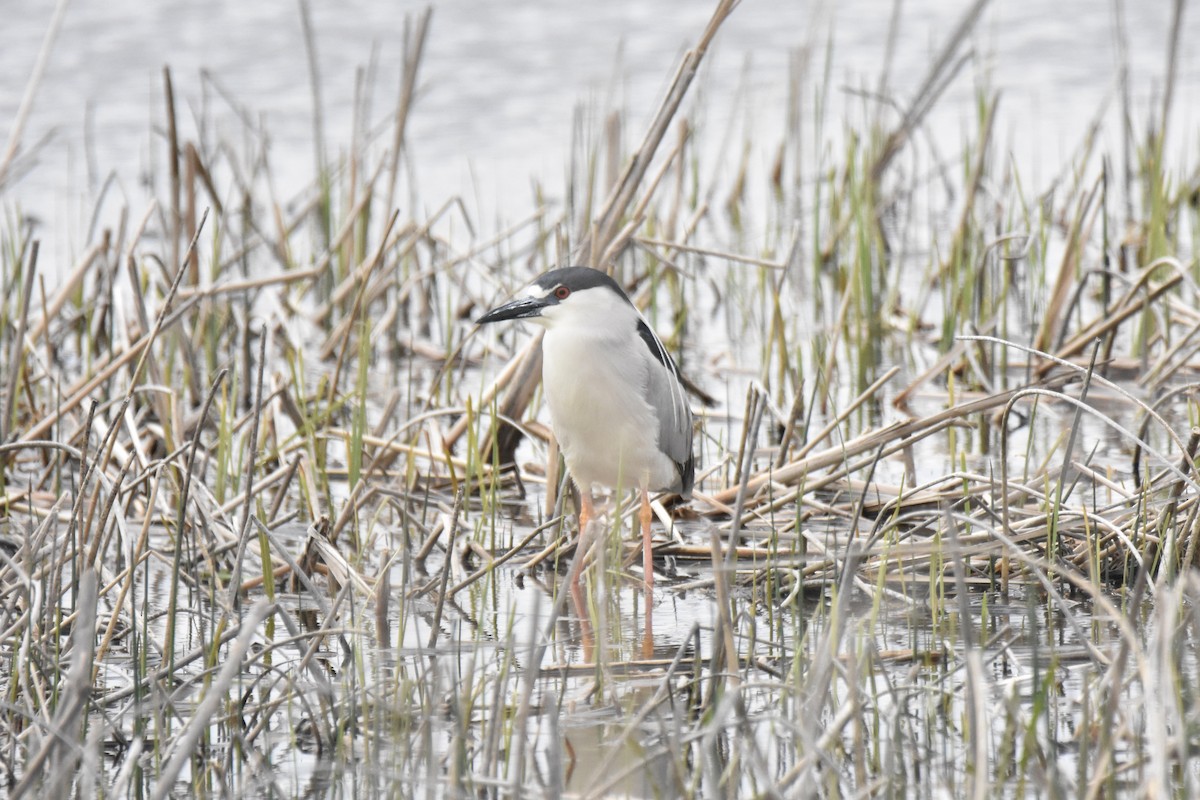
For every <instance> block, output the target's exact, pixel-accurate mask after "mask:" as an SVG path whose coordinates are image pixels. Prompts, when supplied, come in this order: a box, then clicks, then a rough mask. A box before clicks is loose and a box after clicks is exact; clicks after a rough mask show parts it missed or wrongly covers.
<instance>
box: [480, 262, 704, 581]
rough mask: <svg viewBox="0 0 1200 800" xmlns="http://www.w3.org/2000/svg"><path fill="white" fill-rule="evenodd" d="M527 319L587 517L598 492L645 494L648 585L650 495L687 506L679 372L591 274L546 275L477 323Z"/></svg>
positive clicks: (619, 295)
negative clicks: (676, 497)
mask: <svg viewBox="0 0 1200 800" xmlns="http://www.w3.org/2000/svg"><path fill="white" fill-rule="evenodd" d="M508 319H528V320H531V321H533V322H536V323H538V324H540V325H542V326H543V327H544V328H545V329H546V336H545V339H544V340H543V341H542V386H543V390H544V392H545V395H546V404H547V405H548V406H549V407H550V417H551V421H552V423H553V426H554V434H555V436H556V437H557V438H558V444H559V447H560V448H561V449H562V454H563V458H564V459H565V460H566V462H567V469H568V470H570V472H571V477H572V478H574V479H575V483H576V485H578V487H579V494H580V497H581V498H582V501H581V506H582V507H581V508H580V509H579V530H580V532H583V531H584V530H586V526H587V523H588V521H589V520H590V519H591V518H592V516H593V506H592V488H593V486H594V485H595V484H601V485H604V486H609V487H612V488H614V489H617V490H620V489H623V488H632V487H634V486H636V487H638V488H639V489H640V490H641V498H642V508H641V523H642V548H643V552H642V565H643V567H644V569H645V576H646V586H647V588H650V587H652V586H653V585H654V560H653V557H652V555H651V549H650V518H651V514H650V495H649V492H650V491H651V490H654V491H659V490H662V491H672V492H678V493H679V494H681V495H683V497H684V498H685V499H686V498H689V497H690V496H691V492H692V481H693V478H694V475H695V460H694V458H693V456H692V412H691V409H690V408H688V403H687V398H686V397H684V393H683V386H682V384H680V382H679V368H678V367H676V366H675V362H674V361H673V360H672V359H671V355H670V354H669V353H668V352H667V349H666V348H665V347H663V344H662V342H661V341H659V339H658V337H657V336H656V335H655V334H654V331H652V330H651V329H650V326H649V325H647V324H646V320H645V319H644V318H643V317H642V315H641V314H640V313H638V310H637V308H636V307H635V306H634V305H633V303H631V302H630V300H629V297H628V296H626V294H625V292H624V291H622V289H621V287H620V286H619V285H618V284H617V282H616V281H614V280H613V279H612V278H610V277H609V276H608V275H606V274H605V273H603V272H601V271H600V270H596V269H591V268H589V267H564V268H562V269H555V270H551V271H549V272H547V273H545V274H544V275H542V276H541V277H539V278H538V279H537V280H535V281H534V282H533V283H531V284H530V285H529V286H528V287H527V288H526V289H525V290H524V291H523V292H521V293H520V294H519V295H517V296H516V297H515V298H514V299H513V300H511V301H509V302H508V303H505V304H504V305H502V306H500V307H498V308H494V309H492V310H491V311H489V312H487V313H486V314H484V315H483V317H481V318H480V320H479V324H484V323H488V322H499V321H501V320H508Z"/></svg>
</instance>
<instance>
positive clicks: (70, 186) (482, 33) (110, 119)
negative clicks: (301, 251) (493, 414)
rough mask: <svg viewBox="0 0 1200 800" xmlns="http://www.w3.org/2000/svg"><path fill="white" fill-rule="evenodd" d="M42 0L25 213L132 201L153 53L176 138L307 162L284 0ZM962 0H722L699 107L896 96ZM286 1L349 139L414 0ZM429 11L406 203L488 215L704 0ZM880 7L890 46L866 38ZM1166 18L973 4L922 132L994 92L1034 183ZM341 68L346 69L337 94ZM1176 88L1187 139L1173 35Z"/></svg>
mask: <svg viewBox="0 0 1200 800" xmlns="http://www.w3.org/2000/svg"><path fill="white" fill-rule="evenodd" d="M62 5H64V6H65V7H66V10H65V15H64V17H63V23H62V27H61V31H60V33H59V35H58V38H57V42H56V44H55V45H54V49H53V51H52V52H51V53H50V57H49V59H48V61H47V62H46V69H45V74H44V77H43V80H42V83H41V86H40V88H39V91H38V92H37V94H36V96H35V98H34V102H33V104H32V106H31V109H30V113H29V118H28V126H27V130H26V132H25V137H24V141H25V147H26V149H27V150H28V149H32V147H33V145H34V144H35V143H37V144H39V145H42V146H41V147H39V148H38V155H37V158H36V161H37V167H36V169H32V170H31V172H30V174H29V175H28V176H27V177H26V178H25V180H24V181H23V182H22V184H21V193H20V201H21V202H20V204H21V206H22V208H23V209H24V210H25V212H26V213H28V214H32V215H35V216H37V217H38V218H42V219H44V220H46V221H47V223H53V222H54V221H57V220H59V219H61V220H63V221H64V222H74V223H77V222H78V221H79V220H80V218H81V217H82V218H83V219H84V220H85V221H86V219H87V218H88V215H89V214H90V210H91V205H92V203H91V199H92V198H94V197H95V196H96V194H97V193H98V192H99V189H100V187H101V186H102V185H103V183H104V181H105V180H106V179H107V178H108V177H109V176H110V175H111V176H114V177H115V179H116V181H117V184H118V190H117V191H118V193H119V195H120V196H121V197H123V198H124V199H125V200H126V201H127V202H129V203H131V204H133V205H137V204H139V203H140V202H141V201H142V200H143V199H144V198H145V196H146V195H145V191H144V188H143V187H142V186H141V185H140V183H141V182H142V181H143V180H145V178H146V176H147V175H149V174H152V173H153V172H155V170H154V165H155V163H156V161H155V159H156V158H160V157H159V156H157V155H156V154H157V153H158V151H159V150H160V149H161V148H160V147H159V146H158V145H159V144H160V139H161V135H162V132H161V128H160V127H159V120H161V116H160V112H161V108H162V102H163V101H162V97H163V92H162V69H163V67H164V66H165V67H170V69H171V71H172V74H173V76H174V81H175V85H176V92H177V96H178V97H180V98H182V99H183V100H184V101H185V103H186V105H187V107H188V108H189V109H190V111H189V113H186V114H183V115H182V117H181V124H183V125H185V126H195V125H196V123H197V121H199V120H201V119H203V120H204V127H205V129H204V130H203V131H200V132H199V133H200V134H201V135H202V136H204V137H206V138H208V139H210V140H213V141H215V140H217V139H218V138H220V137H223V136H224V137H229V138H230V139H231V146H234V147H237V146H242V147H246V148H247V149H248V150H255V149H258V148H263V147H264V145H265V149H266V151H267V155H268V157H269V159H270V162H271V167H272V172H273V174H274V176H275V178H276V181H277V186H276V190H277V191H278V193H279V196H280V197H281V198H288V197H291V196H292V195H294V194H296V193H297V192H298V191H299V190H300V189H301V188H302V186H303V185H304V184H305V183H306V182H307V180H308V177H307V176H308V175H310V174H311V172H312V171H313V165H314V160H315V156H314V128H313V108H314V105H313V104H314V99H313V93H312V91H311V89H310V86H311V82H310V80H309V63H310V62H309V59H308V56H307V55H306V53H307V50H306V46H305V38H304V34H303V25H302V20H301V14H300V12H299V10H298V5H297V4H295V3H263V4H249V5H248V4H245V3H241V2H236V0H215V2H194V1H193V0H164V2H157V3H153V4H151V5H149V6H146V5H144V4H141V3H130V2H122V1H118V2H101V1H100V0H72V1H71V2H67V3H63V4H62ZM962 5H963V4H961V3H957V2H953V1H952V0H908V1H907V2H903V3H893V2H892V1H891V0H849V2H827V3H821V2H799V1H798V0H797V1H794V2H793V1H792V0H789V1H788V2H781V3H776V2H746V3H743V4H742V6H741V7H740V8H739V9H738V10H737V13H736V14H735V15H734V16H733V17H732V19H731V20H730V21H729V23H728V24H727V26H726V27H725V28H724V29H723V30H722V32H721V37H720V39H719V41H718V46H717V48H716V50H715V52H714V53H713V56H712V59H711V61H709V62H708V63H707V64H706V65H705V66H704V67H703V69H704V72H705V74H704V80H703V87H702V93H703V95H704V106H705V109H706V111H705V114H706V115H708V116H709V119H710V122H709V123H708V124H713V125H717V126H723V125H725V124H726V123H727V122H728V121H729V120H733V121H735V123H736V127H735V130H734V131H733V135H734V136H735V137H738V138H740V137H743V136H747V135H749V133H750V131H758V132H760V133H761V132H764V131H772V130H774V131H777V134H776V135H781V134H782V129H783V126H784V124H785V122H786V120H785V118H786V115H787V104H788V85H789V80H790V79H791V77H792V76H793V75H794V74H795V73H797V72H802V73H804V74H807V75H810V76H811V75H812V74H813V73H817V74H819V73H821V72H822V71H823V70H824V69H825V68H826V65H827V67H828V69H829V71H830V74H831V77H832V79H833V84H834V85H835V86H836V87H837V90H838V91H837V92H836V93H835V94H834V95H833V96H832V97H830V98H829V102H830V103H831V105H832V107H831V108H830V109H829V111H828V114H829V116H830V118H831V119H840V118H841V117H842V116H843V114H842V109H847V108H850V109H852V108H855V107H857V106H859V105H860V104H862V102H863V101H862V98H861V95H862V93H863V92H877V91H879V90H880V89H883V90H884V91H885V92H887V93H889V94H892V95H894V96H895V98H896V101H897V102H900V103H903V101H904V98H905V97H906V96H909V95H911V94H912V93H913V92H914V91H915V90H916V87H917V86H918V85H919V83H920V81H921V80H922V79H923V78H924V76H925V74H926V72H927V70H928V67H929V62H930V59H931V56H932V55H933V53H934V51H935V49H936V44H937V42H938V41H939V39H942V38H944V37H946V36H947V35H948V34H949V33H950V31H951V30H952V28H953V26H954V25H955V24H956V22H957V19H958V17H959V15H960V14H961V12H962ZM54 6H55V3H52V2H48V1H47V0H39V2H36V3H26V4H24V5H23V6H22V8H21V11H20V13H7V14H6V15H5V24H4V25H3V26H0V75H4V76H5V80H4V81H3V82H0V122H2V123H3V128H4V129H5V130H6V131H7V128H9V127H10V126H11V125H12V123H13V121H14V120H15V118H16V114H17V110H18V108H19V107H20V104H21V98H22V96H23V93H24V90H25V82H26V79H27V77H28V76H29V75H30V74H31V73H32V72H33V67H34V64H35V62H36V58H37V53H38V51H39V49H40V48H41V46H42V41H43V38H44V36H45V33H46V31H47V29H48V28H49V27H50V21H51V18H52V11H53V9H54ZM308 6H310V14H311V26H312V29H313V30H314V31H315V32H316V34H315V47H316V57H317V65H318V67H317V68H318V69H319V72H320V77H321V83H320V85H321V91H320V97H319V100H320V108H321V109H322V111H323V122H322V125H323V135H324V140H325V142H326V146H327V147H329V148H331V149H333V150H336V148H337V147H339V146H344V145H343V144H341V143H345V142H347V141H349V140H350V131H351V130H352V128H353V120H354V109H355V103H356V97H357V96H364V97H370V98H371V103H370V106H369V107H370V108H371V109H372V111H371V114H370V121H371V123H372V124H377V123H378V122H379V121H381V119H383V118H384V117H386V115H387V114H388V113H389V112H390V111H391V109H392V108H393V107H394V103H395V99H396V96H397V93H398V88H397V87H398V81H399V65H400V62H401V57H402V52H401V49H402V48H401V42H402V36H403V30H404V27H403V26H404V14H405V12H413V11H417V10H419V9H420V8H422V7H423V6H421V5H420V4H413V3H408V4H400V5H397V4H395V3H388V2H372V1H371V0H351V1H350V2H344V3H309V4H308ZM433 8H434V17H433V23H432V25H433V27H432V33H433V34H434V35H432V36H431V37H430V39H429V45H428V47H429V50H428V53H427V57H426V59H425V62H424V65H423V70H422V79H421V90H420V95H419V97H418V99H417V101H416V108H415V113H414V114H413V116H412V120H411V126H410V128H409V133H408V144H409V147H410V152H411V159H412V161H413V164H412V166H411V170H412V173H413V176H414V179H415V184H416V187H415V191H414V198H415V199H416V200H417V201H418V202H420V203H424V204H426V205H429V206H437V205H438V204H440V203H441V202H442V201H443V200H444V199H445V198H446V197H448V196H451V195H457V194H461V195H464V196H467V197H469V198H471V201H472V203H473V204H474V203H478V204H479V206H480V207H479V209H478V213H479V215H480V217H481V218H482V219H485V220H487V219H492V218H496V219H498V220H508V221H512V220H515V219H519V218H521V217H523V216H524V215H525V214H526V213H527V212H528V209H529V208H530V207H531V206H532V204H533V198H532V194H531V186H532V185H533V183H534V182H536V183H538V184H541V185H543V186H544V187H546V190H547V191H548V192H549V193H550V194H551V195H552V196H553V195H555V194H557V193H560V192H561V191H562V188H561V187H562V181H563V179H564V175H565V172H564V170H565V165H566V164H567V162H568V159H569V157H570V153H571V139H572V125H573V115H574V113H575V111H576V109H582V110H583V112H584V113H585V114H586V115H590V116H591V117H592V118H599V117H602V116H603V115H604V114H605V113H607V112H608V111H610V110H613V109H618V108H620V109H626V110H627V113H628V122H627V125H628V127H629V129H630V130H629V132H628V134H627V138H629V139H633V138H634V137H636V136H638V135H640V133H641V128H642V126H643V125H644V124H645V119H646V115H648V114H649V113H650V112H651V111H652V110H653V108H654V107H655V105H656V104H657V103H658V101H659V100H660V99H661V94H662V92H663V91H664V89H665V86H666V83H667V80H668V76H669V75H670V74H671V71H672V70H673V69H674V65H675V64H676V63H677V60H678V58H679V55H680V53H681V51H682V50H683V48H684V47H686V46H687V44H688V42H690V41H692V38H693V37H694V36H696V35H697V32H698V31H700V30H702V28H703V25H704V23H705V21H706V20H707V18H708V16H709V14H710V12H711V9H710V8H709V7H708V4H706V3H703V2H692V0H670V1H668V2H655V3H644V2H638V0H619V2H609V3H596V4H587V5H579V4H560V3H543V2H537V1H536V0H518V2H509V3H503V4H496V3H490V2H486V0H447V1H445V2H438V3H436V4H434V5H433ZM897 9H898V10H899V15H898V17H897V19H898V27H897V28H896V31H897V35H896V37H895V38H896V41H895V43H894V44H893V45H891V46H890V47H889V45H888V32H889V30H890V29H891V23H892V18H893V15H894V13H895V12H896V11H897ZM1171 19H1172V17H1171V4H1170V3H1167V2H1150V3H1141V2H1129V3H1119V2H1118V3H1096V2H1090V0H1069V1H1068V2H1058V3H1054V4H1050V5H1047V4H1045V3H1041V2H1038V1H1037V0H1018V1H1013V2H1004V3H994V4H992V6H991V7H990V8H989V9H988V10H987V11H986V13H985V16H984V19H983V21H982V22H981V24H980V25H979V27H978V28H977V30H976V33H975V34H974V36H973V37H972V42H971V44H972V46H973V48H974V49H975V51H976V52H977V53H978V54H979V59H978V62H977V64H978V65H972V66H970V67H968V70H969V73H968V74H967V75H966V76H965V79H964V80H959V81H956V82H955V83H954V84H953V85H951V86H950V87H949V89H948V94H947V96H946V98H945V99H943V100H942V102H940V103H939V104H938V106H937V107H936V108H935V109H934V112H933V117H932V119H931V122H930V123H929V125H928V129H929V131H930V132H931V134H932V135H933V136H935V137H937V138H938V139H940V140H942V141H943V142H947V143H951V144H953V143H956V142H957V141H958V140H959V139H960V138H961V137H962V136H963V133H964V129H965V128H966V127H967V126H968V125H969V123H970V120H971V118H972V115H973V114H974V109H973V104H974V102H975V94H976V91H977V90H982V91H998V92H1000V93H1002V101H1001V102H1002V106H1001V108H1002V110H1003V115H1002V125H1001V128H1000V131H1001V141H1002V145H1001V146H1002V148H1003V149H1005V150H1010V151H1011V152H1012V153H1013V156H1014V158H1015V159H1017V160H1018V161H1019V163H1021V164H1022V165H1024V166H1025V168H1026V169H1027V170H1028V171H1029V176H1030V178H1031V179H1032V180H1033V181H1034V182H1035V183H1036V184H1039V185H1040V184H1042V183H1045V182H1048V181H1049V180H1050V179H1051V178H1052V177H1053V176H1054V175H1055V173H1056V171H1057V170H1058V169H1060V168H1061V167H1062V166H1063V163H1064V159H1065V158H1066V157H1067V155H1068V154H1069V153H1070V152H1072V151H1073V150H1074V149H1075V148H1077V147H1078V146H1079V144H1080V142H1081V140H1082V139H1083V138H1084V137H1085V136H1086V135H1087V132H1088V129H1089V126H1090V125H1091V124H1092V122H1093V121H1094V120H1096V119H1097V118H1102V119H1106V120H1109V121H1111V120H1112V119H1114V118H1115V116H1116V115H1117V114H1118V113H1119V104H1118V101H1119V99H1120V87H1121V83H1120V79H1121V77H1122V75H1121V70H1120V66H1121V64H1122V63H1128V65H1129V75H1128V87H1129V96H1130V99H1131V100H1132V102H1133V103H1134V104H1136V105H1137V106H1138V107H1140V108H1147V107H1151V106H1153V105H1154V104H1156V103H1159V102H1161V91H1162V86H1163V82H1164V71H1165V68H1166V57H1167V53H1166V43H1167V41H1168V33H1169V29H1170V24H1171ZM1118 20H1120V24H1118ZM1182 25H1183V30H1182V37H1181V41H1184V42H1187V41H1195V40H1196V38H1197V36H1200V15H1198V14H1194V13H1193V14H1184V15H1183V18H1182ZM1118 34H1123V36H1119V35H1118ZM1122 39H1123V41H1122ZM1122 55H1124V58H1122ZM360 70H361V71H362V72H363V79H362V81H361V85H362V86H363V88H362V89H356V81H358V79H357V78H356V75H357V74H358V72H359V71H360ZM884 74H886V75H887V82H886V84H884V85H882V86H881V83H880V79H881V75H884ZM1176 92H1177V94H1176V103H1177V107H1178V113H1177V114H1176V116H1175V117H1174V121H1175V124H1176V126H1177V131H1175V132H1176V133H1177V134H1178V135H1180V136H1182V137H1184V138H1185V139H1187V140H1191V139H1194V137H1195V130H1196V123H1197V118H1196V114H1197V113H1200V112H1197V111H1196V109H1198V108H1200V102H1197V101H1198V100H1200V54H1198V53H1197V52H1196V51H1195V49H1194V48H1183V49H1182V52H1180V54H1179V82H1178V84H1177V88H1176ZM810 101H811V99H810V98H805V103H806V108H805V109H804V112H806V113H812V110H813V109H812V108H811V106H810V105H807V104H808V103H810ZM246 123H249V124H250V125H251V127H252V128H253V127H259V128H261V136H262V137H263V139H262V140H261V141H253V140H252V139H249V140H248V139H245V138H244V137H243V134H240V133H238V131H239V129H240V128H241V127H242V126H243V125H244V124H246ZM802 124H806V123H802ZM1118 132H1119V126H1113V125H1108V126H1106V127H1105V128H1104V129H1103V130H1102V136H1103V137H1104V140H1105V143H1106V144H1107V147H1108V148H1109V149H1111V150H1113V151H1114V152H1120V150H1121V148H1122V143H1121V141H1120V136H1119V133H1118ZM834 133H836V131H835V132H834ZM268 134H269V135H268ZM328 155H329V157H335V156H336V155H337V153H336V152H331V153H329V154H328ZM729 168H730V169H732V165H731V166H730V167H729ZM157 171H158V172H161V170H157ZM114 205H115V203H114ZM51 227H52V229H54V230H56V231H65V230H69V227H70V226H68V225H53V224H51ZM63 257H65V255H64V256H63Z"/></svg>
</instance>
